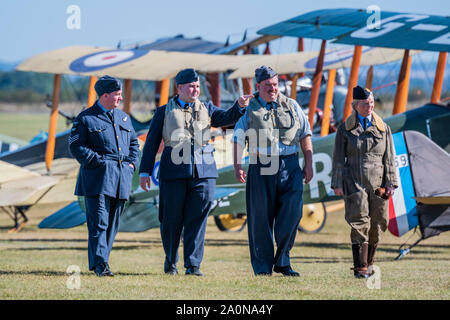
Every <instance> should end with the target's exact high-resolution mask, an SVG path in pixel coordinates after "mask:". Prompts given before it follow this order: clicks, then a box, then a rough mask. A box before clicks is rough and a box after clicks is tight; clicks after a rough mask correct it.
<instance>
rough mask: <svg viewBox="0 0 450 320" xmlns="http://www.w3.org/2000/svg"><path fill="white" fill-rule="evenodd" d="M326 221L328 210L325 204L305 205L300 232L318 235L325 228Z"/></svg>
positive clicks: (299, 227) (299, 226)
mask: <svg viewBox="0 0 450 320" xmlns="http://www.w3.org/2000/svg"><path fill="white" fill-rule="evenodd" d="M326 220H327V210H326V208H325V205H324V203H323V202H320V203H309V204H305V205H304V206H303V216H302V219H301V220H300V223H299V225H298V230H299V231H301V232H304V233H317V232H319V231H320V230H322V228H323V227H324V226H325V221H326Z"/></svg>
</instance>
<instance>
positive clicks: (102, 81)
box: [94, 76, 122, 97]
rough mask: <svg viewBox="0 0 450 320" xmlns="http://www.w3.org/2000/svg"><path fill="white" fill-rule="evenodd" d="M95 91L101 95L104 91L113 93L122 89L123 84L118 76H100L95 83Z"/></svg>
mask: <svg viewBox="0 0 450 320" xmlns="http://www.w3.org/2000/svg"><path fill="white" fill-rule="evenodd" d="M94 88H95V92H97V95H98V96H99V97H101V96H102V95H103V94H104V93H111V92H114V91H118V90H121V89H122V84H121V83H120V81H119V80H118V79H116V78H113V77H110V76H103V77H100V78H99V79H98V80H97V82H96V83H95V86H94Z"/></svg>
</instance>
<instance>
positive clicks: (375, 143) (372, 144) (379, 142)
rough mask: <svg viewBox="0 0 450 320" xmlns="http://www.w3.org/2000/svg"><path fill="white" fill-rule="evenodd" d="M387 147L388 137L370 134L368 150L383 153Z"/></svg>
mask: <svg viewBox="0 0 450 320" xmlns="http://www.w3.org/2000/svg"><path fill="white" fill-rule="evenodd" d="M385 149H386V139H383V136H382V135H381V134H375V135H374V134H370V135H369V136H368V138H367V152H370V153H377V154H380V153H381V154H383V153H384V150H385Z"/></svg>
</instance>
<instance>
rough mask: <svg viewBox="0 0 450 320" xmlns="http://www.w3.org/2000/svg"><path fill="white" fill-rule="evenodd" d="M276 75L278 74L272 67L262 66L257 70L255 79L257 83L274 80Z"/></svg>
mask: <svg viewBox="0 0 450 320" xmlns="http://www.w3.org/2000/svg"><path fill="white" fill-rule="evenodd" d="M276 75H277V73H276V72H275V71H274V70H273V69H272V68H271V67H266V66H261V67H259V68H258V69H256V70H255V78H256V82H257V83H260V82H261V81H264V80H267V79H270V78H273V77H275V76H276Z"/></svg>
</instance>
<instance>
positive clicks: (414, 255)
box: [0, 206, 450, 300]
mask: <svg viewBox="0 0 450 320" xmlns="http://www.w3.org/2000/svg"><path fill="white" fill-rule="evenodd" d="M54 209H55V208H51V207H49V206H39V207H35V208H32V209H31V211H30V212H29V216H30V218H31V219H30V222H29V223H28V224H27V225H26V227H25V228H24V229H23V230H22V231H21V232H20V233H16V234H8V233H7V229H8V228H9V227H10V226H11V222H10V220H9V219H8V217H7V216H6V215H1V216H0V299H158V300H183V299H188V300H196V299H220V300H231V299H233V300H236V299H237V300H248V299H251V300H262V299H264V300H265V299H274V300H279V299H283V300H297V299H306V300H309V299H386V300H393V299H444V300H446V299H449V298H450V290H449V289H450V273H449V270H450V268H449V267H450V248H449V246H448V243H449V240H450V234H449V233H444V234H441V235H440V236H438V237H434V238H430V239H427V240H425V241H424V242H423V243H422V244H421V245H419V246H418V247H416V248H415V249H413V251H412V252H411V253H410V254H409V255H407V256H406V257H405V258H403V259H402V260H399V261H394V258H395V257H396V256H397V253H398V250H397V249H398V246H399V245H400V244H402V243H403V242H404V241H405V240H406V239H407V238H408V235H406V237H405V238H401V239H398V238H395V237H393V236H392V235H390V234H389V233H386V234H385V236H384V239H383V243H382V245H381V248H380V249H379V252H377V262H376V265H377V266H379V267H380V269H381V279H380V281H381V282H380V286H381V288H380V289H369V288H368V287H367V283H366V281H365V280H357V279H354V278H353V275H352V271H351V270H350V267H351V264H352V260H351V249H350V244H349V236H348V233H349V229H348V227H347V225H346V223H345V221H344V218H343V213H342V212H335V213H330V214H329V216H328V221H327V224H326V226H325V228H324V229H323V230H322V231H321V232H320V233H318V234H301V233H299V234H298V235H297V238H296V242H295V246H294V248H293V249H292V252H291V257H292V266H293V268H294V269H295V270H298V271H299V272H300V273H301V275H302V276H301V277H300V278H286V277H282V276H280V275H278V274H274V275H273V276H272V277H255V276H254V275H253V272H252V268H251V266H250V261H249V251H248V242H247V232H246V230H244V231H243V232H241V233H225V232H220V231H219V230H218V229H217V228H216V226H215V225H214V221H213V219H212V218H210V219H209V221H208V227H207V234H206V246H205V256H204V260H203V264H202V267H201V269H202V271H203V273H204V274H205V277H203V278H198V277H188V276H185V275H184V268H183V251H182V246H181V248H180V262H179V263H178V269H179V271H180V274H179V275H177V276H166V275H165V274H164V272H163V261H164V253H163V248H162V245H161V240H160V235H159V230H158V229H153V230H148V231H146V232H142V233H119V234H118V236H117V238H116V242H115V244H114V248H113V252H112V254H111V260H110V265H111V267H112V269H113V271H114V272H115V273H116V276H115V277H114V278H98V277H96V276H95V275H94V274H93V273H92V272H90V271H89V270H88V266H87V230H86V226H85V225H83V226H79V227H76V228H73V229H68V230H42V229H38V228H37V224H38V223H39V222H40V220H41V219H42V218H44V217H45V216H46V215H48V214H50V213H51V212H52V210H54ZM412 238H413V239H411V241H410V242H412V241H413V240H414V239H416V236H413V237H412ZM70 265H76V266H79V268H80V269H81V275H80V288H79V289H72V290H71V289H69V288H68V287H67V280H68V279H69V277H70V276H71V275H70V274H68V273H67V272H66V270H67V268H68V266H70Z"/></svg>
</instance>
